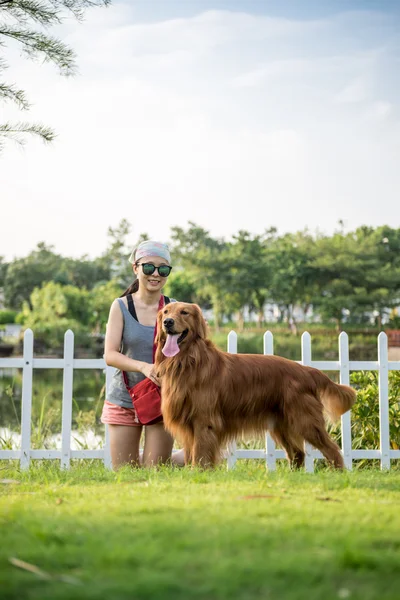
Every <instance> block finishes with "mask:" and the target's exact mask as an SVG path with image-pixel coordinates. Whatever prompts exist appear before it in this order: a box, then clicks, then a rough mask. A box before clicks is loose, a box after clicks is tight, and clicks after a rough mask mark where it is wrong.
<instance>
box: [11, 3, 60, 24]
mask: <svg viewBox="0 0 400 600" xmlns="http://www.w3.org/2000/svg"><path fill="white" fill-rule="evenodd" d="M1 10H3V11H7V14H8V15H9V16H11V17H13V18H14V19H16V20H17V21H18V22H19V23H20V24H21V25H26V24H27V23H29V21H36V22H37V23H40V25H43V26H44V27H47V26H49V25H56V24H59V23H61V18H60V16H59V15H58V13H57V12H56V11H55V10H54V8H53V7H52V6H51V4H50V6H49V4H48V3H47V2H43V1H39V0H3V1H1V0H0V14H1Z"/></svg>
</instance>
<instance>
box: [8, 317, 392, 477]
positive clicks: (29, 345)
mask: <svg viewBox="0 0 400 600" xmlns="http://www.w3.org/2000/svg"><path fill="white" fill-rule="evenodd" d="M273 343H274V342H273V335H272V333H271V332H269V331H267V332H266V333H265V334H264V354H273V353H274V349H273ZM227 350H228V352H231V353H236V352H237V334H236V333H235V332H234V331H231V332H230V333H229V335H228V347H227ZM301 356H302V359H301V361H299V362H301V363H302V364H304V365H309V366H311V367H316V368H318V369H321V370H324V371H339V373H340V382H341V383H344V384H349V382H350V371H379V424H380V425H379V439H380V447H379V449H376V450H353V449H352V442H351V411H349V412H347V413H346V414H345V415H343V416H342V423H341V426H342V453H343V457H344V462H345V466H346V468H347V469H349V470H351V469H352V466H353V461H354V460H359V459H365V458H366V459H372V458H374V459H379V460H380V463H381V468H382V469H390V461H391V460H392V459H400V450H392V449H391V448H390V438H389V386H388V377H389V371H391V370H392V371H394V370H396V371H399V370H400V361H392V362H389V360H388V341H387V336H386V334H385V333H383V332H382V333H380V334H379V336H378V357H377V358H378V360H377V361H350V360H349V342H348V336H347V334H346V333H344V332H343V333H341V334H340V336H339V360H338V361H313V360H312V353H311V336H310V334H309V333H307V332H306V333H303V335H302V337H301ZM2 368H3V369H10V368H16V369H22V373H23V375H22V414H21V447H20V449H17V450H0V460H1V459H17V460H19V461H20V467H21V469H27V468H28V467H29V463H30V460H31V459H42V460H43V459H46V460H50V459H53V460H54V459H57V460H60V464H61V467H62V468H66V469H68V468H69V467H70V461H71V459H76V458H96V459H100V460H103V462H104V465H105V466H106V467H107V468H111V467H112V465H111V456H110V449H109V440H108V431H107V427H106V433H105V440H104V446H103V448H101V449H98V450H73V449H71V426H72V397H73V377H74V370H76V369H101V370H103V372H104V371H105V378H106V387H108V383H109V381H110V377H111V376H112V373H113V367H108V366H106V364H105V362H104V360H103V359H79V358H74V334H73V332H72V331H70V330H69V331H67V332H66V333H65V337H64V357H63V358H34V356H33V332H32V331H31V330H30V329H28V330H26V331H25V334H24V346H23V356H22V357H21V358H0V369H2ZM34 369H62V370H63V396H62V433H61V448H60V449H55V450H46V449H42V450H33V449H32V448H31V428H32V423H31V413H32V386H33V370H34ZM228 450H229V454H228V461H227V463H228V468H233V467H234V465H235V463H236V460H237V459H240V458H246V459H252V458H257V459H264V460H265V461H266V465H267V467H268V469H270V470H274V469H276V461H277V459H282V458H285V453H284V451H283V450H277V449H276V448H275V444H274V441H273V440H272V438H271V437H270V435H269V434H267V435H266V438H265V448H263V449H252V450H248V449H246V450H242V449H238V448H237V447H236V444H235V443H233V444H231V445H230V447H229V449H228ZM316 458H322V455H321V453H320V452H319V451H317V450H315V449H313V448H311V447H310V446H309V445H307V444H306V464H305V467H306V470H307V471H309V472H312V471H313V470H314V460H315V459H316Z"/></svg>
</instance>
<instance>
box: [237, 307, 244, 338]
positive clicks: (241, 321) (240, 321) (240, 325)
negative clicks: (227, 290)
mask: <svg viewBox="0 0 400 600" xmlns="http://www.w3.org/2000/svg"><path fill="white" fill-rule="evenodd" d="M238 329H239V331H240V332H241V333H243V331H244V313H243V311H242V310H239V312H238Z"/></svg>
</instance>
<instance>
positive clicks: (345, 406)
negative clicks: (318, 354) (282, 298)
mask: <svg viewBox="0 0 400 600" xmlns="http://www.w3.org/2000/svg"><path fill="white" fill-rule="evenodd" d="M167 333H169V334H181V335H180V338H179V339H178V343H179V350H180V351H179V353H178V354H176V356H173V357H170V358H167V357H166V356H164V355H163V353H162V349H163V347H164V344H165V342H166V337H167ZM156 342H157V351H156V358H155V363H156V369H157V375H158V376H159V377H160V378H161V396H162V412H163V416H164V424H165V426H166V428H167V429H168V430H169V431H170V432H171V433H172V434H173V435H174V436H176V437H177V438H178V439H179V440H180V441H181V442H182V443H183V447H184V449H185V462H186V464H188V463H191V464H193V465H202V466H213V465H215V464H216V462H217V461H218V459H219V456H220V451H221V447H222V446H223V445H224V444H226V443H227V442H228V441H230V440H232V439H235V438H236V437H238V436H240V435H241V434H243V433H244V434H261V433H265V432H266V431H267V430H268V431H269V432H270V434H271V436H272V438H273V439H274V440H275V442H276V443H277V444H279V445H280V446H282V447H283V448H284V450H285V451H286V454H287V457H288V460H289V461H290V464H291V465H292V466H294V467H300V466H302V465H303V464H304V458H305V454H304V441H305V440H306V441H307V442H309V443H310V444H311V445H312V446H314V447H315V448H317V449H318V450H320V451H321V452H322V454H323V455H324V456H325V458H326V459H327V460H328V461H329V462H330V463H331V464H332V465H333V466H335V467H336V468H343V459H342V455H341V453H340V450H339V448H338V446H337V445H336V444H335V443H334V442H333V441H332V440H331V438H330V437H329V435H328V433H327V431H326V428H325V420H324V415H323V410H324V409H325V411H326V412H327V413H328V415H329V416H330V418H331V419H337V418H338V417H340V415H342V414H344V413H345V412H346V411H348V410H349V409H350V408H351V406H352V405H353V403H354V400H355V396H356V393H355V391H354V390H353V389H352V388H351V387H348V386H345V385H338V384H335V383H333V382H332V381H331V380H330V379H329V377H327V376H326V375H324V374H323V373H322V372H321V371H318V370H317V369H314V368H311V367H305V366H302V365H299V364H298V363H296V362H294V361H291V360H287V359H285V358H281V357H278V356H264V355H258V354H228V353H227V352H222V351H221V350H219V349H218V348H216V346H215V345H214V344H213V343H212V342H211V341H210V340H209V339H207V325H206V322H205V320H204V318H203V315H202V313H201V310H200V308H199V307H198V306H197V305H196V304H188V303H183V302H176V303H175V302H174V303H171V304H168V305H167V306H166V307H165V308H164V309H163V310H162V311H160V313H159V315H158V335H157V339H156Z"/></svg>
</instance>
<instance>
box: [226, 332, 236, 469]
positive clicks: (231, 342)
mask: <svg viewBox="0 0 400 600" xmlns="http://www.w3.org/2000/svg"><path fill="white" fill-rule="evenodd" d="M227 350H228V352H230V353H231V354H237V333H236V332H235V331H230V332H229V334H228V348H227ZM236 447H237V445H236V440H233V441H232V442H230V443H229V444H228V458H227V468H228V469H233V467H234V466H235V464H236Z"/></svg>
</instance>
